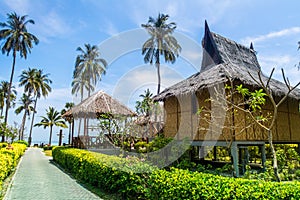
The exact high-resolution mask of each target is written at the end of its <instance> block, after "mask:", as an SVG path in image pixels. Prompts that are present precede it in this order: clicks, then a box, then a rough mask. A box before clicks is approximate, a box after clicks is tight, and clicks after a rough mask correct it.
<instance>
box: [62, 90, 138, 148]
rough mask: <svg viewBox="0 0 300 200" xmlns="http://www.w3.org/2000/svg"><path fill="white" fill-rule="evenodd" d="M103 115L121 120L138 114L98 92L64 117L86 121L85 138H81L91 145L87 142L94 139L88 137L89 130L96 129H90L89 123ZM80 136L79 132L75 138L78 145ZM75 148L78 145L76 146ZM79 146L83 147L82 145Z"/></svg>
mask: <svg viewBox="0 0 300 200" xmlns="http://www.w3.org/2000/svg"><path fill="white" fill-rule="evenodd" d="M103 115H105V116H108V117H109V118H120V117H133V116H135V115H136V113H134V112H133V111H132V110H131V109H129V108H128V107H126V106H125V105H123V104H122V103H120V102H119V101H118V100H116V99H114V98H112V97H111V96H110V95H108V94H106V93H105V92H103V91H98V92H96V93H95V94H93V95H92V96H90V97H88V98H86V99H84V100H83V101H82V102H80V103H79V104H78V105H76V106H74V107H73V108H72V109H70V110H68V111H67V112H66V113H65V114H64V115H63V117H64V118H68V117H73V118H74V119H79V120H81V119H83V120H84V134H83V137H82V136H81V140H83V141H84V143H87V144H89V143H91V142H90V141H88V142H87V140H92V139H93V138H91V137H89V136H88V129H93V128H95V127H89V126H88V121H89V120H90V119H100V118H102V116H103ZM72 135H73V134H72ZM79 136H80V133H79V132H78V137H77V138H74V141H75V143H76V141H77V143H79V142H80V141H78V140H79ZM82 138H84V139H82ZM86 138H88V139H86ZM92 143H94V142H92ZM75 146H78V145H76V144H75ZM79 146H80V147H82V145H79Z"/></svg>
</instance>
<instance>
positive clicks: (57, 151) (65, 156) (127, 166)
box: [53, 147, 300, 199]
mask: <svg viewBox="0 0 300 200" xmlns="http://www.w3.org/2000/svg"><path fill="white" fill-rule="evenodd" d="M53 158H54V160H55V161H56V162H57V163H58V164H60V165H61V166H62V167H63V168H65V169H67V170H68V171H70V172H71V173H72V174H73V175H74V176H75V177H76V178H79V179H81V180H83V181H86V182H88V183H90V184H93V185H95V186H99V187H101V188H103V189H105V190H107V191H110V192H112V193H119V194H121V195H122V196H123V197H125V198H127V199H300V183H299V182H284V183H276V182H266V181H259V180H246V179H238V178H228V177H222V176H217V175H212V174H206V173H201V172H191V171H189V170H182V169H176V168H171V169H170V170H169V171H167V170H164V169H161V170H158V169H155V168H153V167H151V166H149V165H147V164H145V163H143V162H141V161H139V160H138V159H135V158H119V157H116V156H107V155H103V154H97V153H92V152H88V151H84V150H78V149H68V148H63V147H56V148H54V149H53ZM147 170H148V171H151V170H154V171H152V172H150V173H139V174H138V173H134V172H135V171H147Z"/></svg>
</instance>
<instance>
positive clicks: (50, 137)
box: [49, 126, 53, 146]
mask: <svg viewBox="0 0 300 200" xmlns="http://www.w3.org/2000/svg"><path fill="white" fill-rule="evenodd" d="M52 128H53V126H50V136H49V145H50V146H51V139H52Z"/></svg>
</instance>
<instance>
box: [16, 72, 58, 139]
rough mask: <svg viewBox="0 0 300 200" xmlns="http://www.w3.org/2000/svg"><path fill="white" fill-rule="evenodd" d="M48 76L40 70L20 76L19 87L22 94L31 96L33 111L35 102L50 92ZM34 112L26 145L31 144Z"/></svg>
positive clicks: (23, 73)
mask: <svg viewBox="0 0 300 200" xmlns="http://www.w3.org/2000/svg"><path fill="white" fill-rule="evenodd" d="M48 76H49V74H43V70H41V69H31V68H29V69H28V70H24V71H23V72H22V74H21V76H20V86H24V92H27V94H28V95H33V96H34V98H35V100H34V110H36V105H37V100H38V99H39V98H41V96H43V97H46V96H48V94H49V92H51V90H52V89H51V87H50V84H51V83H52V81H51V80H50V79H49V78H48ZM34 116H35V112H33V113H32V119H31V125H30V131H29V137H28V145H30V144H31V136H32V129H33V123H34Z"/></svg>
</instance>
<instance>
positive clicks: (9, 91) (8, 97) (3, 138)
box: [1, 51, 16, 142]
mask: <svg viewBox="0 0 300 200" xmlns="http://www.w3.org/2000/svg"><path fill="white" fill-rule="evenodd" d="M15 65H16V51H14V54H13V63H12V69H11V74H10V80H9V87H8V92H7V98H6V108H5V117H4V123H5V124H7V119H8V109H9V107H10V94H11V85H12V81H13V78H14V73H15ZM4 140H5V136H4V134H3V135H2V140H1V142H4Z"/></svg>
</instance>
